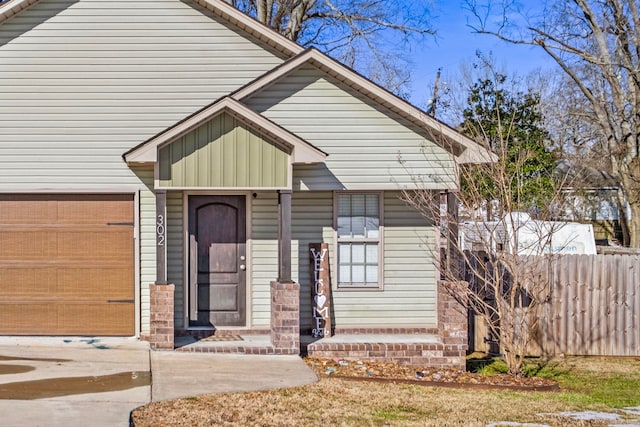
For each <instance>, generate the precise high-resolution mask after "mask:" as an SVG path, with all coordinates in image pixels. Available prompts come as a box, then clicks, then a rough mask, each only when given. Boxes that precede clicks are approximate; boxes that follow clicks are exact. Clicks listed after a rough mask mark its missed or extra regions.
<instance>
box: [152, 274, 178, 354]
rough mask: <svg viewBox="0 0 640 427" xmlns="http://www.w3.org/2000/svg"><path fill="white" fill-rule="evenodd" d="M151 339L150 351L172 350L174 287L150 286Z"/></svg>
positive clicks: (164, 285)
mask: <svg viewBox="0 0 640 427" xmlns="http://www.w3.org/2000/svg"><path fill="white" fill-rule="evenodd" d="M149 287H150V290H151V337H150V340H149V341H150V346H151V349H152V350H173V339H174V338H173V334H174V325H173V293H174V291H175V286H174V285H170V284H157V283H154V284H151V285H150V286H149Z"/></svg>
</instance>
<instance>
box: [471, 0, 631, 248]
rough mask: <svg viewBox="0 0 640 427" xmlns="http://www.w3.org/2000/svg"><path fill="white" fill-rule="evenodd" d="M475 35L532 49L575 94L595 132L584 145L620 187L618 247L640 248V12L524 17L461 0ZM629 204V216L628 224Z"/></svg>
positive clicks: (604, 2)
mask: <svg viewBox="0 0 640 427" xmlns="http://www.w3.org/2000/svg"><path fill="white" fill-rule="evenodd" d="M467 5H468V7H469V9H470V10H471V12H472V14H473V15H475V17H476V18H477V24H476V25H475V26H474V29H475V30H476V31H477V32H479V33H484V34H491V35H494V36H496V37H498V38H500V39H502V40H505V41H507V42H510V43H516V44H525V45H533V46H538V47H539V48H541V49H543V50H544V51H545V52H546V53H547V54H548V55H549V57H550V58H552V59H553V60H554V61H555V62H556V63H557V65H558V66H559V67H560V69H561V70H562V72H563V73H564V74H565V75H566V76H567V77H568V78H569V80H570V82H571V83H572V84H573V85H574V86H575V87H576V88H577V90H578V91H579V93H580V95H581V97H582V98H583V99H584V100H585V101H586V105H587V106H588V108H585V109H581V111H580V112H579V114H584V115H588V117H589V120H591V122H592V123H594V124H595V125H596V126H597V135H595V137H596V138H597V139H594V140H593V141H590V144H591V145H592V146H594V147H595V148H596V149H597V152H600V153H602V156H600V158H601V159H604V160H606V165H605V166H606V169H607V171H608V172H610V173H611V174H613V176H614V177H615V179H616V181H617V186H618V188H619V193H618V210H619V212H620V215H621V218H620V222H621V224H622V229H623V236H624V243H625V244H626V245H630V246H632V247H640V12H639V6H638V3H637V1H636V0H631V1H629V0H597V1H596V0H561V1H552V2H551V1H550V2H547V3H545V4H544V6H543V7H542V11H541V13H539V14H538V15H537V16H533V17H527V16H525V15H524V14H523V13H522V11H521V5H519V4H517V3H516V2H513V1H511V0H509V1H507V0H504V1H503V2H501V3H499V4H498V5H495V4H493V3H492V2H491V0H486V1H485V0H480V1H476V0H467ZM627 203H628V205H629V208H630V211H631V217H627V215H626V209H625V205H626V204H627Z"/></svg>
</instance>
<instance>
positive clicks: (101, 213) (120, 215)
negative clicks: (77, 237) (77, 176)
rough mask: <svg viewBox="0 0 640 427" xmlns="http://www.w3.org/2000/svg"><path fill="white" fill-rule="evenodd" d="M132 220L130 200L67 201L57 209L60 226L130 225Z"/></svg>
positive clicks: (94, 199)
mask: <svg viewBox="0 0 640 427" xmlns="http://www.w3.org/2000/svg"><path fill="white" fill-rule="evenodd" d="M132 218H133V205H132V204H131V200H130V199H129V200H127V199H126V196H125V198H123V199H121V200H113V199H111V200H109V201H108V202H105V201H104V200H100V199H96V198H95V197H94V198H93V199H90V200H84V199H83V200H68V201H67V203H62V204H60V205H59V208H58V223H60V224H112V223H125V224H126V223H130V222H131V221H132Z"/></svg>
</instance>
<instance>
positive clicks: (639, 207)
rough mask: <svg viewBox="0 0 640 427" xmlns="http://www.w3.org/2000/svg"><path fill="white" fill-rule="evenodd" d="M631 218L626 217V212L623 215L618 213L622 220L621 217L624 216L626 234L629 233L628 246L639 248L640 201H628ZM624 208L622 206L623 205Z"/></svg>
mask: <svg viewBox="0 0 640 427" xmlns="http://www.w3.org/2000/svg"><path fill="white" fill-rule="evenodd" d="M629 207H630V211H631V218H626V212H625V215H624V217H623V216H622V215H620V219H621V222H622V218H625V220H626V223H627V227H628V234H629V247H631V248H640V221H639V219H640V203H639V202H635V203H631V202H630V203H629ZM623 209H624V207H623Z"/></svg>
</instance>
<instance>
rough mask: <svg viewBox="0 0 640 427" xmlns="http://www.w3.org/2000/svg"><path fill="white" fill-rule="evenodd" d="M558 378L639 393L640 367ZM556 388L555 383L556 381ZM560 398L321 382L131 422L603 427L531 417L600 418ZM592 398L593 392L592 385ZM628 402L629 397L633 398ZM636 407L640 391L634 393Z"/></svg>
mask: <svg viewBox="0 0 640 427" xmlns="http://www.w3.org/2000/svg"><path fill="white" fill-rule="evenodd" d="M556 367H557V369H559V372H563V374H562V375H568V374H567V372H569V373H570V375H571V377H572V378H583V377H584V378H589V375H595V374H597V375H598V376H599V377H601V378H604V377H607V376H608V375H609V372H613V374H612V375H613V376H614V377H617V376H619V375H620V374H622V375H626V376H629V375H631V378H630V381H631V385H632V386H633V385H634V384H635V386H636V388H638V389H640V374H639V372H640V360H625V361H622V362H621V361H611V360H605V359H570V360H567V361H563V362H561V363H558V364H556ZM559 381H561V385H562V380H561V379H560V377H559ZM569 387H573V388H574V389H573V390H564V391H562V392H559V393H557V392H556V393H550V392H546V393H543V392H514V391H467V390H450V389H442V388H437V387H423V386H413V385H402V384H388V383H385V384H382V383H373V382H353V381H343V380H340V379H336V378H331V377H324V378H321V379H320V381H319V382H318V383H317V384H314V385H311V386H306V387H298V388H292V389H283V390H274V391H265V392H252V393H230V394H217V395H209V396H203V397H198V398H190V399H181V400H176V401H169V402H160V403H153V404H150V405H147V406H145V407H143V408H141V409H138V410H136V411H135V412H134V414H133V420H134V422H135V425H136V426H137V427H140V426H211V425H222V426H224V425H227V426H228V425H247V426H249V425H254V426H258V425H259V426H299V425H331V426H334V425H335V426H383V425H388V426H485V425H486V424H487V423H489V422H492V421H519V422H530V423H534V422H537V423H541V422H544V423H547V424H549V425H552V426H574V427H577V426H604V425H607V424H606V423H604V422H593V421H592V422H585V421H571V420H569V419H567V418H558V417H555V416H552V417H541V416H539V415H537V414H540V413H551V412H562V411H571V410H584V409H592V410H607V409H612V408H609V407H607V405H606V404H603V403H602V402H601V401H597V400H596V401H590V400H588V399H587V400H585V399H581V398H577V397H576V396H582V395H583V394H584V393H587V394H588V393H589V391H588V390H579V389H577V388H579V387H582V386H581V385H580V381H577V382H575V383H571V384H570V385H569ZM589 387H592V388H593V389H594V390H595V391H596V392H597V391H598V384H591V385H589ZM635 396H636V395H635V394H634V395H632V396H631V398H632V399H634V398H635ZM637 397H638V399H639V400H638V401H637V402H636V405H640V391H639V392H638V395H637Z"/></svg>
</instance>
